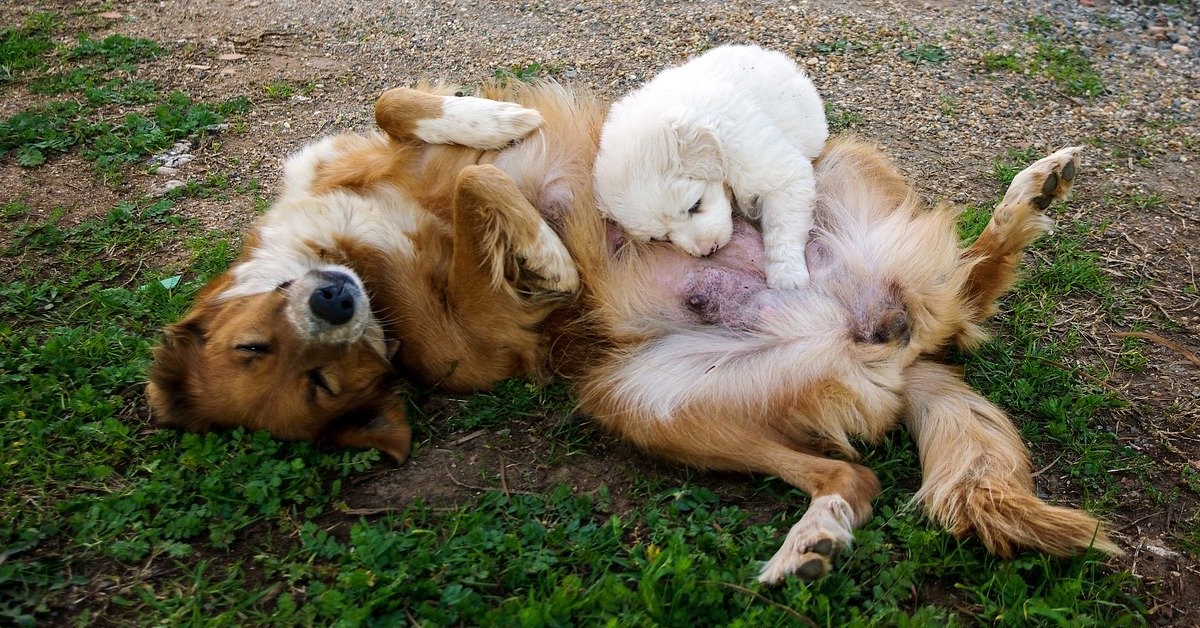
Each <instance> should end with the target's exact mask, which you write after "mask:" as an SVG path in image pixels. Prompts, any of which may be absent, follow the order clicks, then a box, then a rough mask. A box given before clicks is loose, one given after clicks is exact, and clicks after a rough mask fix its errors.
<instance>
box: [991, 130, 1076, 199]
mask: <svg viewBox="0 0 1200 628" xmlns="http://www.w3.org/2000/svg"><path fill="white" fill-rule="evenodd" d="M1082 151H1083V147H1082V146H1070V147H1068V148H1064V149H1062V150H1060V151H1058V152H1056V153H1054V154H1052V155H1050V156H1049V157H1045V158H1042V159H1039V160H1038V161H1036V162H1034V163H1033V165H1031V166H1029V167H1028V168H1026V169H1024V170H1022V171H1021V172H1019V173H1017V176H1015V177H1013V181H1012V184H1011V185H1009V186H1008V191H1007V192H1006V193H1005V194H1004V201H1003V202H1002V205H1009V204H1012V205H1015V204H1018V203H1024V202H1027V203H1029V204H1031V205H1033V206H1034V207H1036V208H1037V209H1039V210H1042V209H1046V208H1047V207H1049V206H1050V204H1051V203H1053V202H1054V201H1061V200H1063V199H1064V198H1066V197H1067V194H1068V193H1069V192H1070V191H1071V184H1072V183H1074V182H1075V174H1076V173H1077V172H1078V171H1079V153H1080V152H1082Z"/></svg>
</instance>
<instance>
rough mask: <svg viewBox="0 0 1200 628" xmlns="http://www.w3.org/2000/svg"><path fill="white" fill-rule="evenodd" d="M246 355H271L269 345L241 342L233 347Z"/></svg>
mask: <svg viewBox="0 0 1200 628" xmlns="http://www.w3.org/2000/svg"><path fill="white" fill-rule="evenodd" d="M234 348H235V349H237V350H238V351H241V352H242V353H245V354H247V355H253V356H259V355H267V354H269V353H271V345H270V344H269V343H266V342H243V343H242V344H240V345H237V346H235V347H234Z"/></svg>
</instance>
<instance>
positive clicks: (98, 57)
mask: <svg viewBox="0 0 1200 628" xmlns="http://www.w3.org/2000/svg"><path fill="white" fill-rule="evenodd" d="M162 52H163V51H162V49H161V48H160V47H159V46H158V44H156V43H154V42H152V41H149V40H145V39H131V38H128V37H124V36H122V35H110V36H109V37H106V38H104V39H102V40H93V39H89V38H88V37H87V36H86V35H82V36H80V37H79V39H78V41H77V42H76V44H75V45H74V46H73V47H69V48H66V49H64V50H63V51H61V52H60V53H59V55H58V56H59V57H60V60H61V62H62V63H64V64H69V65H70V68H69V69H66V70H63V71H61V72H58V73H54V74H44V75H42V76H38V77H35V78H34V79H33V80H31V81H30V83H29V87H30V90H31V91H33V92H35V93H40V94H45V95H47V96H71V98H67V99H63V100H51V101H48V102H45V103H43V104H41V105H38V106H35V107H32V108H30V109H27V110H24V111H21V112H18V113H16V114H14V115H12V116H10V117H9V118H7V119H5V120H2V121H0V157H5V156H10V157H11V158H12V159H13V160H14V161H15V162H16V163H17V164H19V165H21V166H25V167H33V166H38V165H41V164H43V163H45V162H46V160H47V159H50V158H51V157H53V156H54V155H56V154H62V153H65V152H67V151H69V150H71V149H73V148H75V147H81V148H82V151H81V153H82V155H83V157H84V158H86V159H88V160H90V161H92V162H94V163H95V167H96V171H97V173H99V174H100V175H102V176H103V177H105V179H107V180H110V181H112V182H116V181H119V179H120V177H119V175H118V173H119V172H120V169H121V167H123V166H125V165H128V164H131V163H134V162H137V161H139V160H142V159H144V158H145V157H146V156H148V155H150V154H152V153H154V152H156V151H159V150H162V149H165V148H167V147H169V146H171V145H172V144H173V143H175V142H176V141H178V140H180V139H183V138H187V137H195V136H201V135H204V134H206V133H211V132H213V131H215V130H217V129H218V128H220V125H221V124H222V123H223V122H224V120H225V118H226V117H228V116H231V115H237V114H241V113H245V112H246V111H247V109H248V107H249V102H248V101H247V100H246V98H245V97H237V98H233V99H231V100H228V101H226V102H223V103H218V104H207V103H196V102H193V101H192V100H191V98H190V97H188V96H187V95H186V94H184V93H182V92H179V91H172V92H170V93H169V94H166V95H163V94H161V93H160V90H158V88H157V87H155V86H154V85H153V84H151V83H149V82H147V81H142V80H138V79H134V78H132V76H133V73H132V72H131V70H132V68H133V66H134V65H135V64H137V63H140V62H142V61H145V60H149V59H152V58H154V57H156V56H158V55H160V54H162ZM43 53H45V51H44V50H40V49H36V48H30V47H25V48H22V54H24V55H26V56H25V57H22V58H21V59H19V60H23V63H24V66H25V67H32V65H33V61H32V59H34V58H41V57H40V56H39V55H43ZM155 103H157V104H155ZM112 105H124V106H135V110H134V111H130V112H128V113H124V114H116V115H114V114H113V113H112V112H111V110H110V106H112ZM125 109H128V107H125Z"/></svg>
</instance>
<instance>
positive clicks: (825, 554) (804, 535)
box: [758, 495, 854, 585]
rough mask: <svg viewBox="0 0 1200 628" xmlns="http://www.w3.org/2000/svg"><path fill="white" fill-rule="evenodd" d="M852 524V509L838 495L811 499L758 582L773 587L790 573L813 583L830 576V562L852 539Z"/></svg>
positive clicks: (765, 567) (764, 568) (764, 566)
mask: <svg viewBox="0 0 1200 628" xmlns="http://www.w3.org/2000/svg"><path fill="white" fill-rule="evenodd" d="M853 521H854V512H853V509H851V507H850V504H849V503H848V502H847V501H846V500H845V499H844V498H843V497H842V496H841V495H824V496H822V497H818V498H816V499H814V500H813V501H812V504H810V505H809V507H808V510H807V511H806V512H805V513H804V516H803V517H801V518H800V521H797V522H796V525H794V526H792V529H791V530H789V531H788V535H787V538H786V539H784V541H783V546H782V547H780V548H779V551H777V552H775V555H774V556H772V557H771V560H768V561H767V563H766V564H765V565H763V568H762V571H761V572H760V573H759V574H758V581H759V582H762V583H763V584H769V585H776V584H779V583H780V582H782V581H783V579H784V578H786V577H787V576H790V575H792V574H795V575H797V576H799V577H801V578H804V579H805V580H814V579H816V578H820V577H821V576H824V575H825V574H827V573H829V569H830V559H831V558H832V557H833V556H835V555H837V554H838V553H840V552H841V551H842V550H843V549H845V548H846V547H848V546H849V545H850V542H851V540H853V534H852V533H851V525H852V522H853Z"/></svg>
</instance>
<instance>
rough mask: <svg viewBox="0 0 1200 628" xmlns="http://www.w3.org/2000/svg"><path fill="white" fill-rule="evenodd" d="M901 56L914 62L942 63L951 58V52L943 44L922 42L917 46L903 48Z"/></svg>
mask: <svg viewBox="0 0 1200 628" xmlns="http://www.w3.org/2000/svg"><path fill="white" fill-rule="evenodd" d="M900 58H901V59H904V60H905V61H911V62H912V63H942V62H944V61H947V60H949V59H950V53H949V52H948V51H947V50H946V49H945V48H942V47H941V46H937V45H934V44H920V45H918V46H916V47H915V48H909V49H907V50H901V51H900Z"/></svg>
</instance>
